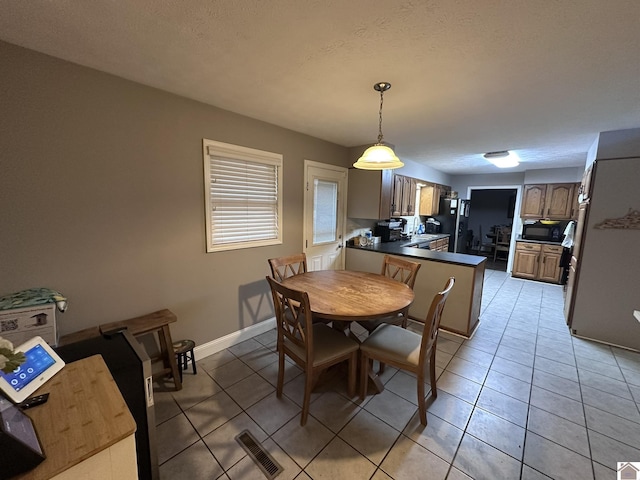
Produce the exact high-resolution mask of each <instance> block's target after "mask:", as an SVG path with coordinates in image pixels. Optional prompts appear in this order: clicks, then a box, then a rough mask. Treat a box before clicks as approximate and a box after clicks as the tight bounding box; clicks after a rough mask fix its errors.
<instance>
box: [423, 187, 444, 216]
mask: <svg viewBox="0 0 640 480" xmlns="http://www.w3.org/2000/svg"><path fill="white" fill-rule="evenodd" d="M441 191H442V187H441V186H440V185H437V184H429V185H425V186H423V187H422V188H421V189H420V205H419V206H418V214H419V215H439V214H440V195H441Z"/></svg>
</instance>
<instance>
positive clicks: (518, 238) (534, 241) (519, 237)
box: [516, 235, 562, 245]
mask: <svg viewBox="0 0 640 480" xmlns="http://www.w3.org/2000/svg"><path fill="white" fill-rule="evenodd" d="M516 242H524V243H542V244H544V245H562V241H558V242H552V241H549V240H528V239H526V238H522V236H521V235H518V237H517V238H516Z"/></svg>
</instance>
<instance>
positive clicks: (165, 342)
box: [58, 309, 182, 390]
mask: <svg viewBox="0 0 640 480" xmlns="http://www.w3.org/2000/svg"><path fill="white" fill-rule="evenodd" d="M176 321H177V318H176V316H175V314H174V313H173V312H172V311H171V310H167V309H164V310H158V311H157V312H153V313H149V314H148V315H142V316H140V317H135V318H130V319H128V320H120V321H118V322H110V323H103V324H102V325H100V326H99V327H90V328H86V329H84V330H80V331H78V332H74V333H70V334H68V335H65V336H63V337H61V338H60V341H59V342H58V345H59V346H62V345H67V344H70V343H75V342H81V341H82V340H86V339H88V338H93V337H98V336H100V335H101V334H104V333H107V332H112V331H114V330H123V329H125V328H126V329H127V330H129V333H131V334H132V335H133V336H139V335H146V334H148V333H157V334H158V340H159V341H160V354H159V355H158V356H157V357H153V358H151V361H152V362H154V361H160V360H162V363H163V365H164V368H163V369H162V370H160V371H158V372H156V373H154V375H153V376H154V377H163V376H165V375H167V374H170V375H171V376H172V377H173V381H174V382H175V386H176V390H181V389H182V381H181V379H180V371H179V370H178V363H177V361H176V355H175V353H174V351H173V342H172V341H171V331H170V330H169V324H170V323H174V322H176Z"/></svg>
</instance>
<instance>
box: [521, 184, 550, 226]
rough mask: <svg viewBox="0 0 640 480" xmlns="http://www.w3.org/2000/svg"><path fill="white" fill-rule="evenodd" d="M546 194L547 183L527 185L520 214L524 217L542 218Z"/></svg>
mask: <svg viewBox="0 0 640 480" xmlns="http://www.w3.org/2000/svg"><path fill="white" fill-rule="evenodd" d="M546 194H547V186H546V185H525V186H524V191H523V194H522V208H521V210H520V216H521V217H522V218H542V215H543V212H544V199H545V196H546Z"/></svg>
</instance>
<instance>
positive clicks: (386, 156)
mask: <svg viewBox="0 0 640 480" xmlns="http://www.w3.org/2000/svg"><path fill="white" fill-rule="evenodd" d="M390 88H391V84H390V83H389V82H379V83H376V84H375V85H374V86H373V89H374V90H375V91H376V92H380V112H379V115H378V118H379V122H378V142H377V143H376V144H375V145H373V146H371V147H369V148H367V149H366V150H365V151H364V153H363V154H362V156H361V157H360V158H359V159H358V161H357V162H356V163H354V164H353V166H354V167H356V168H361V169H363V170H388V169H391V168H400V167H403V166H404V163H402V162H401V161H400V159H399V158H398V157H397V156H396V154H395V153H394V151H393V150H392V149H391V148H389V147H387V146H386V145H384V144H383V143H382V100H383V99H382V97H383V94H384V92H386V91H387V90H389V89H390Z"/></svg>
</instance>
